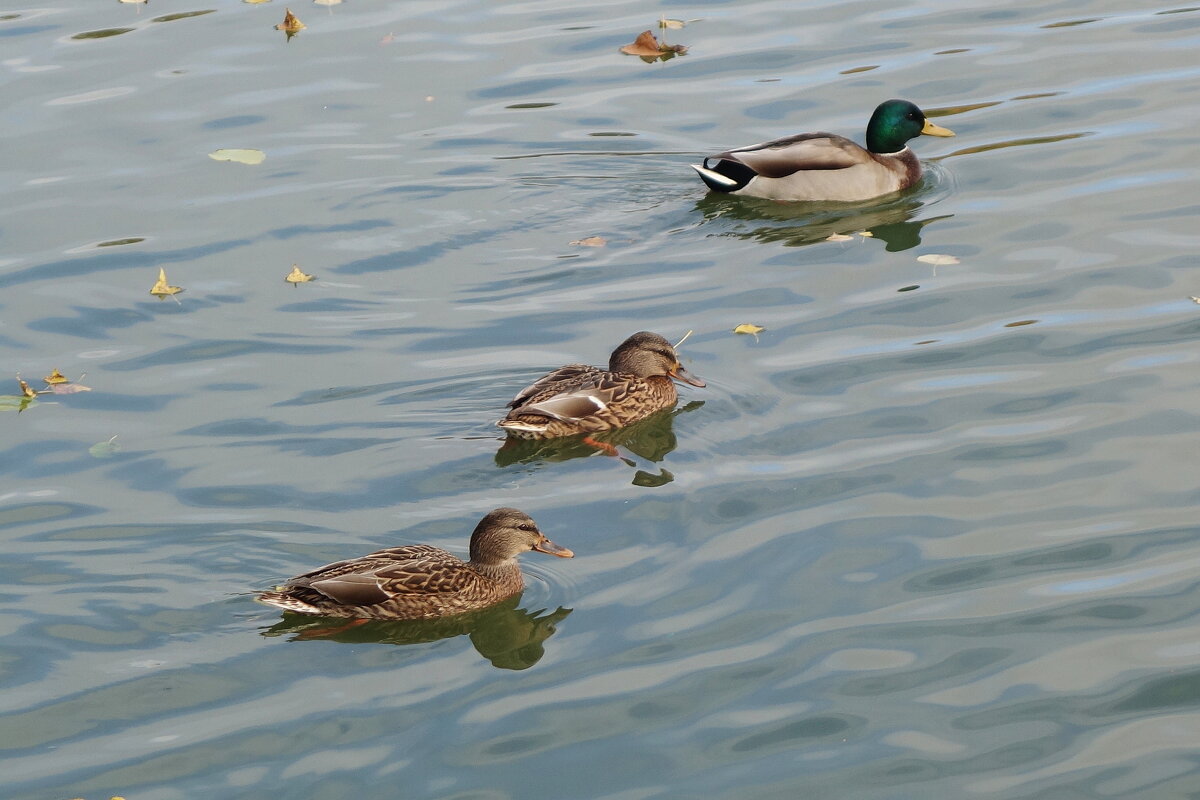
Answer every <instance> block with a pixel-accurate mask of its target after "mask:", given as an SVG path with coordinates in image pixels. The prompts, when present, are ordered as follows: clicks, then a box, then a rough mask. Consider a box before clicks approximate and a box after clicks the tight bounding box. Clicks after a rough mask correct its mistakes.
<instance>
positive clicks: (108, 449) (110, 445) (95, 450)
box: [88, 436, 121, 458]
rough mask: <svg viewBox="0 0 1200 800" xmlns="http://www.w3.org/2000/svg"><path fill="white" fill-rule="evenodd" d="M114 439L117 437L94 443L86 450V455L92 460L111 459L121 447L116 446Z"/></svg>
mask: <svg viewBox="0 0 1200 800" xmlns="http://www.w3.org/2000/svg"><path fill="white" fill-rule="evenodd" d="M116 439H117V437H116V436H114V437H112V438H111V439H109V440H108V441H107V442H96V444H94V445H92V446H91V447H89V448H88V455H90V456H91V457H92V458H112V457H113V456H115V455H116V454H117V453H119V452H121V445H119V444H117V441H116Z"/></svg>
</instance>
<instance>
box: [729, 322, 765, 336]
mask: <svg viewBox="0 0 1200 800" xmlns="http://www.w3.org/2000/svg"><path fill="white" fill-rule="evenodd" d="M765 330H766V328H764V327H762V326H761V325H755V324H753V323H751V322H743V323H742V324H741V325H738V326H737V327H736V328H734V329H733V332H734V333H748V334H751V335H752V336H757V335H758V334H760V333H762V332H763V331H765Z"/></svg>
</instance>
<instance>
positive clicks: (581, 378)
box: [508, 367, 640, 422]
mask: <svg viewBox="0 0 1200 800" xmlns="http://www.w3.org/2000/svg"><path fill="white" fill-rule="evenodd" d="M588 369H589V370H590V372H588V373H587V374H581V375H576V376H575V377H574V378H573V379H572V380H570V381H562V382H556V383H549V384H546V385H544V386H543V391H542V392H540V393H538V394H534V395H532V396H530V397H528V398H526V402H525V403H523V404H522V405H519V406H516V407H514V408H513V410H512V411H510V412H509V414H508V416H509V418H510V419H511V418H513V417H516V416H525V415H533V416H539V417H548V418H550V419H557V420H563V421H564V422H574V421H578V420H581V419H586V418H588V417H591V416H595V415H596V414H599V413H602V412H603V411H605V410H606V409H607V408H608V407H609V405H611V404H612V403H614V402H618V401H620V400H621V399H622V398H624V397H625V396H626V395H628V394H629V393H630V391H632V390H633V389H634V384H636V383H640V379H639V378H636V377H634V376H633V375H625V374H622V373H619V372H604V371H602V370H599V369H596V368H595V367H589V368H588ZM547 377H548V376H547ZM544 380H545V379H544V378H543V381H544ZM539 383H541V381H539ZM535 385H536V384H535ZM531 388H532V387H531Z"/></svg>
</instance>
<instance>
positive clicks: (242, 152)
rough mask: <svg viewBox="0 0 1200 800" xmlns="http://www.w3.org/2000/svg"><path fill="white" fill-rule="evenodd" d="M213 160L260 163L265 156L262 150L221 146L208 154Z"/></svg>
mask: <svg viewBox="0 0 1200 800" xmlns="http://www.w3.org/2000/svg"><path fill="white" fill-rule="evenodd" d="M208 157H209V158H211V159H212V160H213V161H233V162H235V163H237V164H250V165H251V166H253V165H255V164H261V163H262V162H263V161H264V160H265V159H266V157H267V154H266V153H264V152H263V151H262V150H247V149H241V148H237V147H233V148H222V149H220V150H214V151H212V152H211V153H209V154H208Z"/></svg>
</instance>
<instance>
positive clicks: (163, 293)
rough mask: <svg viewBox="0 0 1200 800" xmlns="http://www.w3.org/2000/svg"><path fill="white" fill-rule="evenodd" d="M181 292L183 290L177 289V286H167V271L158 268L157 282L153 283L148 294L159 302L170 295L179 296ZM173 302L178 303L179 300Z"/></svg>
mask: <svg viewBox="0 0 1200 800" xmlns="http://www.w3.org/2000/svg"><path fill="white" fill-rule="evenodd" d="M182 291H183V289H181V288H179V287H178V286H168V285H167V270H166V269H165V268H163V267H159V268H158V280H157V281H156V282H155V283H154V286H153V288H151V289H150V294H152V295H154V296H155V297H157V298H158V299H159V300H161V299H163V298H164V297H170V296H171V295H173V294H179V293H180V292H182ZM175 302H177V303H178V302H179V299H178V298H176V300H175Z"/></svg>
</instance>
